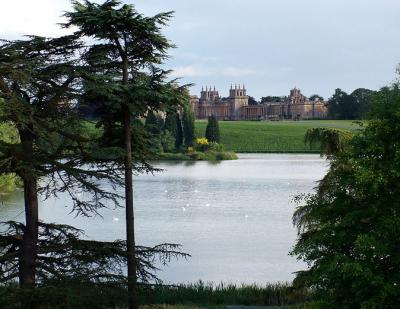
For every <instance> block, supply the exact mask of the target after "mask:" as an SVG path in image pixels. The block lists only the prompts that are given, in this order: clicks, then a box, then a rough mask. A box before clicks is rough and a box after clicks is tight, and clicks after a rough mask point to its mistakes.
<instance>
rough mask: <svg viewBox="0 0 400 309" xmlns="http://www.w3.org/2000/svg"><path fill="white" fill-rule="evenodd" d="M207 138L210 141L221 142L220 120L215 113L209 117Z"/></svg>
mask: <svg viewBox="0 0 400 309" xmlns="http://www.w3.org/2000/svg"><path fill="white" fill-rule="evenodd" d="M206 138H207V139H208V141H210V142H215V143H219V142H220V137H219V125H218V120H217V119H216V118H215V116H214V115H212V116H210V117H208V123H207V128H206Z"/></svg>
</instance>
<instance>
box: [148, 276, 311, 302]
mask: <svg viewBox="0 0 400 309" xmlns="http://www.w3.org/2000/svg"><path fill="white" fill-rule="evenodd" d="M307 297H308V295H307V293H305V291H299V290H296V289H294V288H293V287H291V286H290V285H288V284H281V283H277V284H267V285H264V286H260V285H255V284H254V285H235V284H224V283H220V284H213V283H204V282H202V281H199V282H197V283H194V284H185V285H179V286H155V287H154V288H153V289H151V290H150V291H148V295H147V296H146V297H145V299H143V303H146V304H147V303H151V304H169V305H174V304H186V305H188V304H189V305H199V306H210V305H213V306H215V305H253V306H254V305H257V306H286V305H292V304H299V303H303V302H305V301H306V300H307Z"/></svg>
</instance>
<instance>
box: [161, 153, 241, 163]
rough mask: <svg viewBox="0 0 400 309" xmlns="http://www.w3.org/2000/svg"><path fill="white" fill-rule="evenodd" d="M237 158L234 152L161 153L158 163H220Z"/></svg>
mask: <svg viewBox="0 0 400 309" xmlns="http://www.w3.org/2000/svg"><path fill="white" fill-rule="evenodd" d="M237 158H238V157H237V155H236V154H235V153H234V152H229V151H223V152H213V151H207V152H192V153H161V154H160V158H159V160H160V161H221V160H236V159H237Z"/></svg>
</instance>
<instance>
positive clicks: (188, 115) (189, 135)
mask: <svg viewBox="0 0 400 309" xmlns="http://www.w3.org/2000/svg"><path fill="white" fill-rule="evenodd" d="M182 122H183V136H184V143H185V147H190V146H193V144H194V140H195V138H196V137H195V132H194V126H195V122H194V113H193V111H192V109H191V108H190V107H188V106H185V108H184V110H183V119H182Z"/></svg>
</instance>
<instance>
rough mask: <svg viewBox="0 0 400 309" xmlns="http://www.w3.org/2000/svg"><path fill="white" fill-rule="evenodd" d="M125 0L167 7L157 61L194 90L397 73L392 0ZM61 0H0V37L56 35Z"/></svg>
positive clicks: (255, 89)
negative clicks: (163, 45) (163, 60)
mask: <svg viewBox="0 0 400 309" xmlns="http://www.w3.org/2000/svg"><path fill="white" fill-rule="evenodd" d="M97 2H99V1H97ZM125 2H127V3H134V4H135V5H136V8H137V9H138V11H139V12H141V13H144V14H146V15H152V14H156V13H158V12H162V11H170V10H173V11H175V17H174V18H173V20H172V21H171V22H170V25H169V27H168V28H166V29H165V31H164V32H165V34H166V35H167V37H168V38H169V39H170V40H171V41H172V42H173V43H175V44H176V45H177V46H178V47H177V48H176V49H174V50H171V52H170V54H171V55H172V58H171V60H169V61H168V63H167V64H166V66H167V67H168V68H171V69H174V70H175V71H174V76H177V77H183V79H182V81H183V82H187V83H195V84H196V86H194V87H193V88H192V93H193V94H198V92H199V91H200V89H201V86H202V85H213V86H214V85H215V86H216V87H217V88H218V89H219V91H220V94H221V95H223V96H227V95H228V88H229V87H230V84H231V83H233V84H235V83H237V84H239V83H240V84H243V83H244V84H245V85H246V88H247V89H248V93H249V94H250V95H253V96H254V97H256V98H257V99H259V98H260V97H261V96H265V95H286V94H288V93H289V89H290V88H293V87H294V86H297V87H299V88H300V89H302V91H303V93H304V94H305V95H307V96H309V95H311V94H313V93H318V94H321V95H323V96H324V97H326V98H327V97H329V96H331V95H332V93H333V92H334V89H335V88H342V89H343V90H345V91H352V90H354V89H356V88H359V87H364V88H370V89H378V88H379V87H381V86H384V85H387V84H389V83H390V82H392V81H393V80H395V79H396V74H395V70H396V67H397V65H398V63H399V62H400V40H399V33H398V32H399V30H400V18H399V14H400V1H399V0H301V1H300V0H242V1H238V0H212V1H211V0H135V1H132V0H127V1H125ZM69 8H70V1H69V0H12V1H5V0H1V1H0V34H1V36H0V37H1V38H17V37H19V36H21V35H22V34H38V35H61V34H62V33H63V31H61V30H60V29H59V27H58V26H57V25H56V23H57V22H60V21H62V20H61V19H60V15H61V14H62V12H63V11H65V10H68V9H69Z"/></svg>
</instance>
